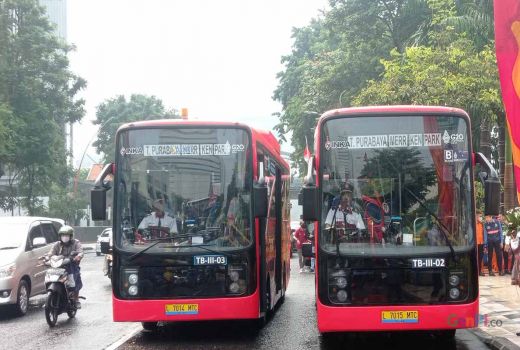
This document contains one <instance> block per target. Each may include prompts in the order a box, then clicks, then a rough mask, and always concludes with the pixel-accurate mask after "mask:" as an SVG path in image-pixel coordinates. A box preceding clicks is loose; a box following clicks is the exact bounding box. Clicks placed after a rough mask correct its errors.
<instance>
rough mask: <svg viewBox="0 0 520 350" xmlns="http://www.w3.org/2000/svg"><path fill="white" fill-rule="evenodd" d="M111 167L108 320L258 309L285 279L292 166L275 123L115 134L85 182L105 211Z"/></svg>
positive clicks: (267, 305) (270, 302) (101, 214)
mask: <svg viewBox="0 0 520 350" xmlns="http://www.w3.org/2000/svg"><path fill="white" fill-rule="evenodd" d="M108 175H113V179H114V180H113V190H114V192H113V196H114V197H113V198H114V199H113V216H112V217H113V233H114V244H113V279H112V285H113V315H114V321H122V322H135V321H139V322H143V327H144V328H145V329H155V328H156V327H157V323H158V322H159V321H195V320H225V319H258V320H259V321H260V322H259V323H260V324H263V323H264V322H265V320H266V318H267V316H268V315H269V314H270V313H271V311H272V310H274V306H275V305H276V304H277V303H278V302H281V301H283V299H284V295H285V290H286V288H287V284H288V281H289V271H290V264H289V262H290V261H289V259H290V258H289V254H290V226H289V223H290V220H289V211H290V205H289V197H288V196H289V166H288V164H287V162H286V161H285V160H284V159H283V158H282V157H281V156H280V145H279V144H278V142H277V140H276V139H275V137H274V136H273V135H272V134H271V133H270V132H264V131H260V130H256V129H254V128H251V127H249V126H246V125H242V124H238V123H226V122H201V121H190V120H159V121H143V122H135V123H130V124H126V125H123V126H121V127H120V128H119V130H118V131H117V134H116V158H115V163H114V164H109V165H107V166H105V168H104V170H103V172H102V173H101V174H100V175H99V177H98V179H97V180H96V184H95V186H94V188H93V189H92V191H91V206H92V217H93V219H94V220H105V218H106V191H107V190H108V189H109V185H108V182H107V181H106V178H107V176H108Z"/></svg>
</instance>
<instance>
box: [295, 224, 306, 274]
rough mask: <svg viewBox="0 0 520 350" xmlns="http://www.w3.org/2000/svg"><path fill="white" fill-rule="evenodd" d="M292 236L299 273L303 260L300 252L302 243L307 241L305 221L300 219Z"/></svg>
mask: <svg viewBox="0 0 520 350" xmlns="http://www.w3.org/2000/svg"><path fill="white" fill-rule="evenodd" d="M294 238H295V239H296V250H297V251H298V264H299V265H300V273H302V272H303V267H304V260H303V254H302V244H303V243H305V242H307V229H306V227H305V222H304V221H300V227H298V229H297V230H296V231H295V232H294Z"/></svg>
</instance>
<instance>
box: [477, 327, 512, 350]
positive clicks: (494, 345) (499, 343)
mask: <svg viewBox="0 0 520 350" xmlns="http://www.w3.org/2000/svg"><path fill="white" fill-rule="evenodd" d="M470 331H471V332H472V333H473V334H475V335H476V336H477V337H478V338H479V339H480V340H481V341H482V342H483V343H484V344H486V345H487V346H489V348H490V349H493V350H520V347H518V346H517V345H516V344H514V343H513V342H511V341H510V340H509V339H507V338H504V337H493V336H490V335H489V334H487V333H486V332H484V331H482V330H481V329H479V328H476V329H471V330H470Z"/></svg>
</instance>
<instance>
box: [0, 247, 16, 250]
mask: <svg viewBox="0 0 520 350" xmlns="http://www.w3.org/2000/svg"><path fill="white" fill-rule="evenodd" d="M16 248H18V247H2V248H0V250H7V249H16Z"/></svg>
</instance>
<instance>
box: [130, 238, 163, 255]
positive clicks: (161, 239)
mask: <svg viewBox="0 0 520 350" xmlns="http://www.w3.org/2000/svg"><path fill="white" fill-rule="evenodd" d="M172 239H173V237H168V238H166V237H164V238H155V239H153V241H155V242H153V243H152V244H150V245H149V246H148V247H146V248H144V249H141V250H140V251H138V252H137V253H135V254H132V255H130V257H129V258H128V259H130V260H133V259H135V258H136V257H138V256H139V255H141V254H143V253H144V252H146V251H147V250H148V249H150V248H153V247H155V246H156V245H157V244H159V243H161V242H163V241H170V240H172Z"/></svg>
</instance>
